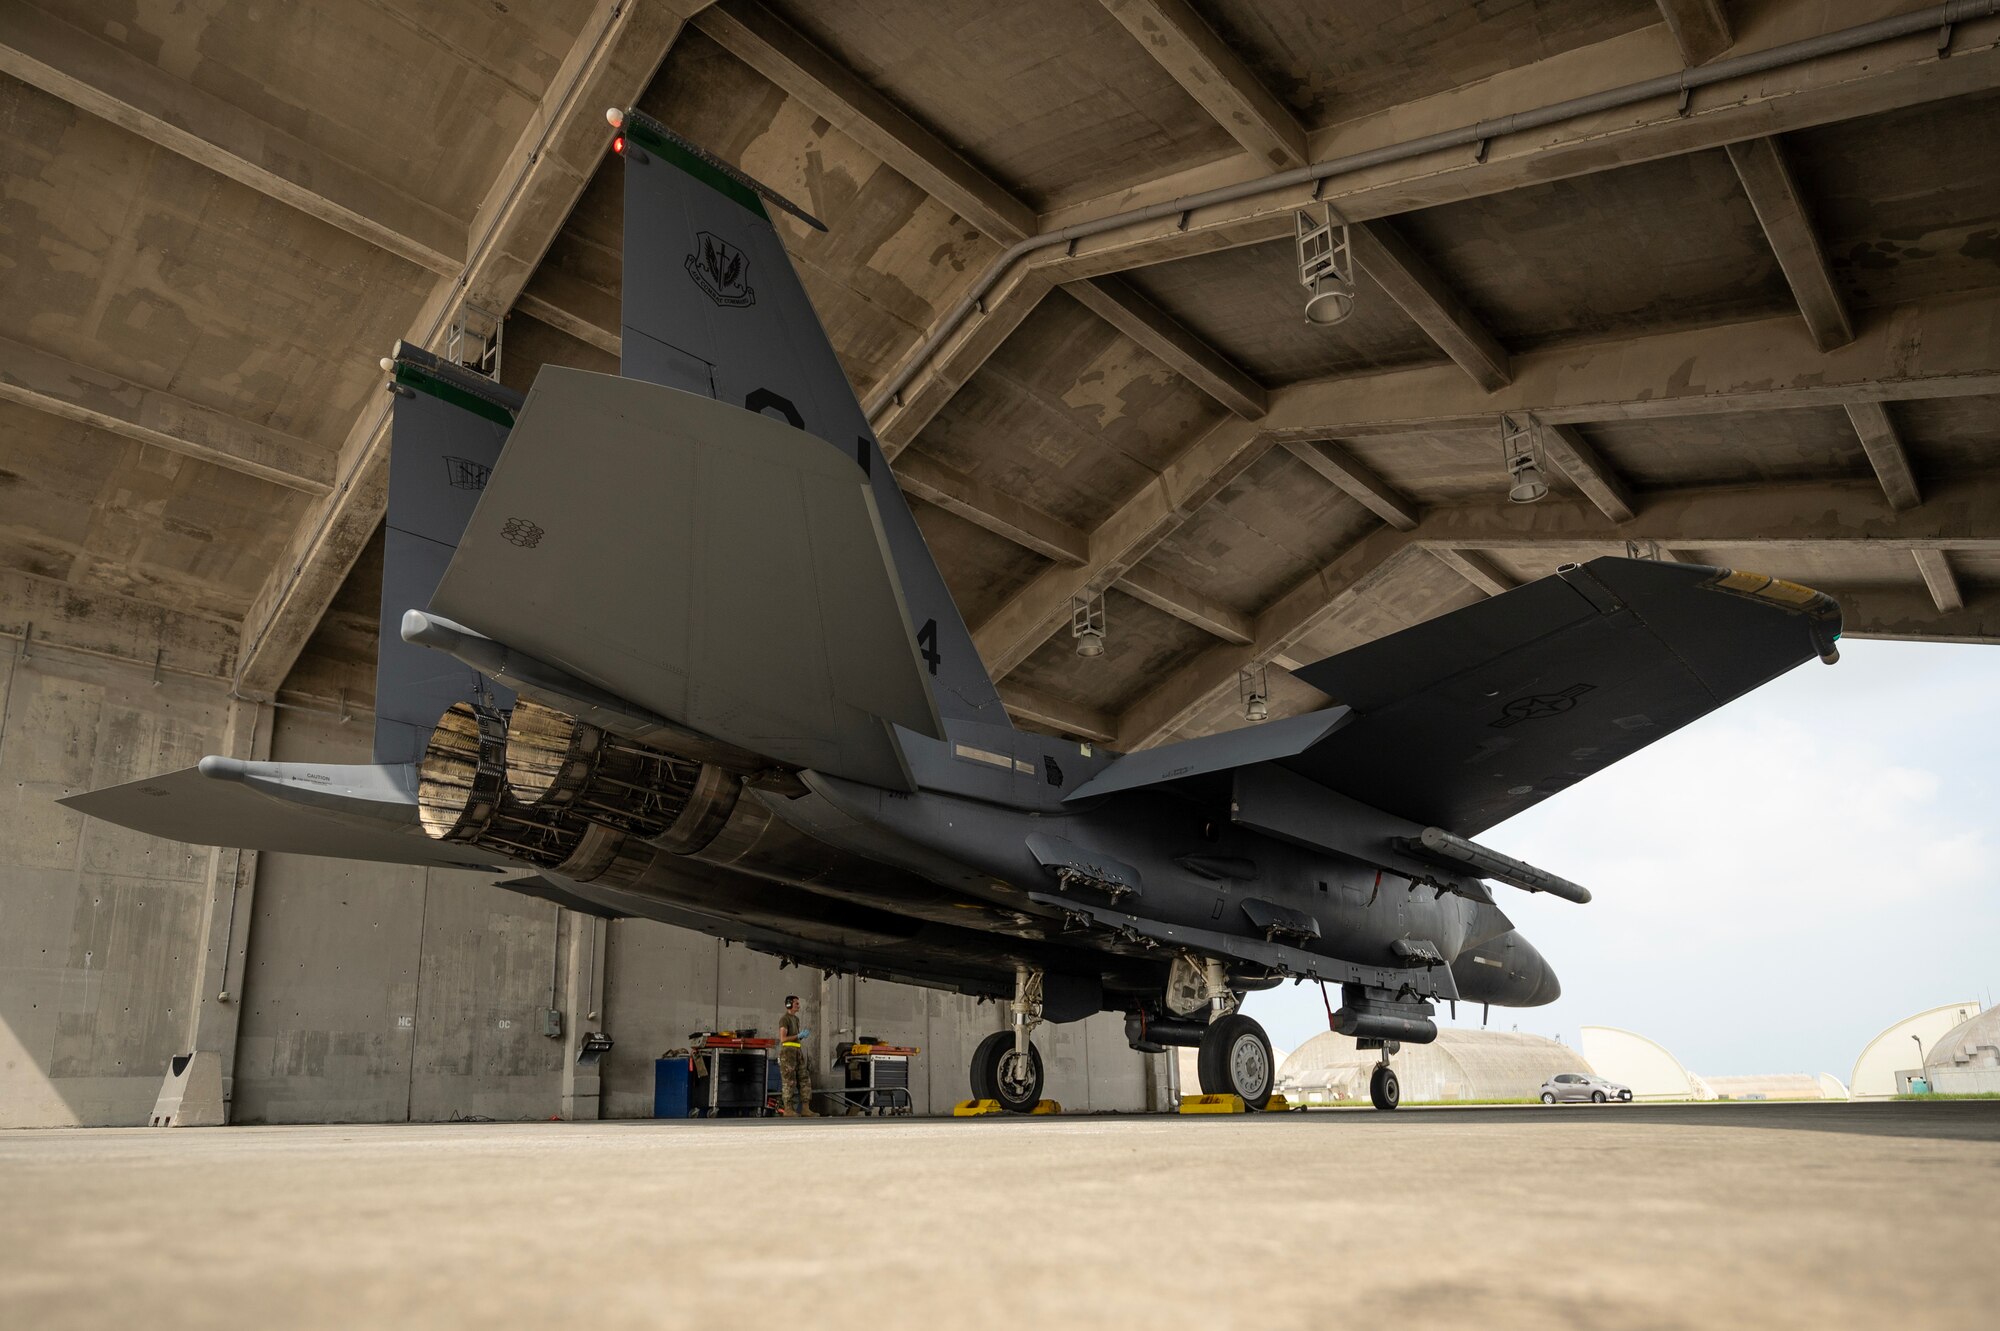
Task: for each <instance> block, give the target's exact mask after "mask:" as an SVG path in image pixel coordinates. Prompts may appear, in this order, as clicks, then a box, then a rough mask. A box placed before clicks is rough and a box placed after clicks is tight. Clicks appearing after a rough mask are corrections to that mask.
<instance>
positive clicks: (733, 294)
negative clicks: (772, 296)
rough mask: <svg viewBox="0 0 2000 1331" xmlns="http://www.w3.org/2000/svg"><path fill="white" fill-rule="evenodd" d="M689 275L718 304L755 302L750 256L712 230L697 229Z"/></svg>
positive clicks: (736, 304)
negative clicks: (751, 283)
mask: <svg viewBox="0 0 2000 1331" xmlns="http://www.w3.org/2000/svg"><path fill="white" fill-rule="evenodd" d="M686 267H687V272H688V276H689V277H691V278H693V279H694V284H695V285H696V286H698V287H700V288H701V289H702V290H703V291H705V292H707V293H708V298H709V299H710V300H712V301H714V302H715V303H716V304H717V305H733V306H738V307H740V306H744V305H755V304H756V303H757V293H756V292H755V291H752V290H751V289H750V260H749V259H748V258H746V257H744V254H743V251H742V250H739V249H737V248H736V247H735V246H734V245H732V244H730V243H729V242H728V241H726V240H724V239H723V238H722V237H721V236H718V235H716V234H715V233H714V232H712V231H700V232H696V233H695V252H694V253H693V254H690V255H688V256H687V264H686Z"/></svg>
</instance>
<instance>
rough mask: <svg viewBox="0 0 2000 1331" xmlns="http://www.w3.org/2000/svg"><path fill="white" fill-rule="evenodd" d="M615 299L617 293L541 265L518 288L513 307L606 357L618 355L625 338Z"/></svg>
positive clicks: (617, 300) (616, 298)
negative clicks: (521, 286)
mask: <svg viewBox="0 0 2000 1331" xmlns="http://www.w3.org/2000/svg"><path fill="white" fill-rule="evenodd" d="M618 302H619V297H618V295H617V293H615V292H610V291H605V290H603V289H602V288H600V287H596V286H593V285H591V284H590V283H588V282H586V281H584V280H583V279H581V278H578V277H573V276H571V275H570V274H569V273H566V272H564V271H562V270H561V269H560V268H556V267H553V266H551V265H549V264H542V265H541V266H540V267H538V268H536V269H535V275H534V276H533V277H531V278H529V279H528V284H527V285H526V286H525V287H523V288H521V294H520V295H519V296H518V297H516V298H515V300H514V308H515V309H517V310H519V311H520V312H521V313H523V314H525V315H527V316H528V317H529V318H531V319H538V320H540V321H541V322H542V323H545V324H547V325H548V326H549V327H551V328H553V329H555V330H557V331H558V332H562V333H567V334H569V335H570V336H571V337H573V338H575V339H576V340H577V341H579V342H582V343H585V344H587V345H589V346H593V347H596V348H597V349H598V350H599V351H601V352H603V353H604V354H605V355H607V356H619V355H623V354H624V347H625V340H624V338H623V337H622V336H621V335H620V334H619V331H618V330H619V327H620V323H621V321H620V319H619V309H618Z"/></svg>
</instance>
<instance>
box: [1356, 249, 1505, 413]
mask: <svg viewBox="0 0 2000 1331" xmlns="http://www.w3.org/2000/svg"><path fill="white" fill-rule="evenodd" d="M1350 234H1351V235H1352V236H1353V244H1354V257H1355V260H1356V261H1357V262H1359V263H1360V265H1361V266H1362V267H1363V268H1366V269H1367V270H1368V275H1369V276H1370V277H1372V278H1374V279H1375V283H1376V285H1377V286H1380V287H1381V288H1382V289H1383V290H1384V291H1386V292H1388V293H1389V298H1390V299H1391V300H1393V301H1395V302H1396V304H1398V305H1400V306H1401V307H1402V309H1403V313H1405V314H1407V315H1409V316H1410V320H1411V322H1412V323H1414V324H1416V325H1417V327H1419V328H1421V329H1423V330H1424V333H1425V334H1426V335H1427V336H1428V337H1429V338H1430V340H1431V341H1433V342H1435V343H1436V344H1437V346H1438V349H1439V350H1440V351H1442V352H1444V354H1445V355H1447V356H1449V357H1451V358H1452V360H1454V361H1456V362H1457V363H1458V367H1459V368H1460V369H1462V370H1464V371H1465V372H1466V373H1467V374H1469V375H1471V376H1472V381H1473V382H1474V383H1476V384H1478V385H1479V386H1480V387H1481V388H1484V389H1486V390H1487V391H1489V392H1491V391H1492V390H1494V389H1498V388H1504V387H1506V385H1507V384H1508V383H1509V382H1510V381H1511V379H1512V378H1513V373H1512V371H1511V370H1510V368H1509V364H1508V357H1507V349H1506V348H1505V347H1503V346H1501V345H1500V343H1499V341H1498V340H1497V339H1495V338H1494V336H1493V334H1491V333H1489V332H1487V331H1486V326H1485V325H1484V324H1483V323H1481V322H1480V321H1479V318H1478V316H1476V315H1474V314H1473V312H1472V310H1471V309H1470V308H1469V307H1468V306H1467V305H1466V303H1465V301H1464V300H1463V299H1462V298H1460V296H1459V294H1458V293H1457V292H1456V291H1454V290H1452V289H1451V287H1450V285H1448V284H1447V283H1446V282H1445V280H1444V279H1443V278H1441V277H1439V276H1438V275H1437V272H1436V270H1435V269H1433V268H1432V267H1431V266H1430V264H1428V263H1426V262H1425V261H1424V257H1423V256H1422V255H1421V254H1418V253H1417V252H1416V250H1415V249H1413V248H1411V246H1410V243H1409V242H1408V241H1407V240H1405V239H1403V236H1402V233H1401V232H1399V231H1397V230H1396V228H1395V227H1394V226H1393V225H1391V224H1390V223H1389V222H1387V221H1375V222H1362V223H1360V224H1359V225H1357V226H1354V227H1352V228H1351V229H1350Z"/></svg>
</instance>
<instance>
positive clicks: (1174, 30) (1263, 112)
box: [1103, 0, 1307, 171]
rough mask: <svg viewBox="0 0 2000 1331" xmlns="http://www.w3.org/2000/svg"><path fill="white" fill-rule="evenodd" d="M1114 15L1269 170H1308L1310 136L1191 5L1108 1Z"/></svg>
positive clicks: (1164, 0)
mask: <svg viewBox="0 0 2000 1331" xmlns="http://www.w3.org/2000/svg"><path fill="white" fill-rule="evenodd" d="M1103 4H1104V7H1105V8H1106V9H1107V10H1109V11H1110V12H1111V16H1112V17H1113V18H1115V19H1117V20H1118V21H1119V22H1120V23H1122V24H1123V25H1124V26H1125V30H1126V31H1127V32H1130V33H1131V34H1132V36H1133V37H1135V38H1136V39H1137V40H1138V42H1139V44H1140V45H1141V46H1143V47H1145V48H1146V53H1147V54H1148V55H1150V56H1152V57H1153V59H1154V60H1156V61H1158V62H1159V64H1160V67H1161V68H1162V69H1164V70H1166V72H1167V73H1168V74H1169V75H1170V76H1171V77H1172V78H1173V80H1174V82H1176V83H1178V84H1180V85H1181V87H1182V89H1184V90H1185V91H1186V92H1187V94H1188V96H1190V97H1192V98H1194V100H1195V101H1197V102H1199V103H1200V104H1201V108H1202V110H1204V111H1206V112H1208V114H1209V116H1210V118H1212V119H1213V120H1214V121H1215V123H1216V124H1218V125H1220V126H1222V127H1223V129H1225V130H1227V131H1228V132H1229V136H1230V137H1231V138H1233V139H1235V140H1236V141H1237V142H1238V143H1240V144H1242V145H1243V147H1244V148H1245V149H1247V150H1248V151H1249V152H1251V153H1253V154H1255V155H1256V156H1257V157H1258V159H1259V160H1261V161H1262V162H1263V163H1264V167H1265V169H1266V170H1268V171H1282V170H1284V169H1285V168H1287V167H1293V166H1303V165H1304V164H1305V161H1306V151H1307V149H1306V132H1305V129H1304V127H1302V126H1301V125H1300V124H1299V122H1298V119H1297V117H1295V116H1294V115H1293V114H1292V113H1291V111H1290V109H1288V108H1287V107H1286V106H1285V104H1284V103H1283V102H1280V101H1279V100H1278V99H1277V98H1276V97H1275V96H1273V95H1272V93H1271V90H1270V89H1268V88H1266V87H1265V86H1264V84H1263V82H1262V81H1261V80H1260V79H1258V78H1257V76H1256V75H1255V74H1254V73H1252V72H1251V70H1250V67H1249V65H1247V64H1245V63H1244V61H1243V58H1242V57H1241V56H1239V55H1237V54H1236V52H1235V51H1233V50H1231V49H1230V47H1229V45H1228V44H1227V43H1226V42H1224V41H1223V40H1222V38H1221V37H1219V36H1217V35H1216V33H1215V30H1214V29H1213V28H1211V27H1209V26H1208V24H1207V22H1206V21H1204V20H1203V19H1202V17H1201V15H1199V14H1197V13H1196V12H1195V11H1194V7H1193V6H1192V5H1190V4H1188V3H1187V0H1103Z"/></svg>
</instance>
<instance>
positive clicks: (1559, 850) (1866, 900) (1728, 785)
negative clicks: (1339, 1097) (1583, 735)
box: [1245, 640, 2000, 1082]
mask: <svg viewBox="0 0 2000 1331" xmlns="http://www.w3.org/2000/svg"><path fill="white" fill-rule="evenodd" d="M1840 655H1841V659H1840V662H1839V663H1838V664H1837V665H1834V666H1825V665H1822V664H1820V663H1819V662H1817V661H1810V662H1807V663H1806V664H1805V665H1802V666H1799V667H1798V668H1797V669H1795V670H1792V671H1791V672H1789V673H1788V674H1785V675H1783V676H1780V677H1779V678H1778V679H1776V680H1774V681H1772V682H1771V683H1769V684H1767V685H1765V686H1764V687H1763V688H1761V689H1758V690H1756V691H1754V692H1752V693H1750V694H1748V695H1746V696H1745V697H1742V698H1739V699H1737V700H1736V701H1735V702H1733V703H1731V704H1729V705H1728V706H1726V707H1723V708H1721V709H1719V710H1717V711H1715V712H1712V713H1710V714H1709V715H1708V716H1705V717H1703V718H1702V719H1701V720H1699V721H1697V722H1695V723H1694V724H1692V725H1690V726H1688V727H1686V728H1685V729H1682V730H1680V731H1677V732H1676V733H1674V734H1672V735H1670V736H1668V737H1667V738H1665V739H1663V740H1660V741H1659V742H1657V743H1655V744H1653V745H1651V746H1650V747H1648V748H1646V749H1643V750H1641V751H1640V752H1639V753H1637V754H1634V755H1633V756H1631V757H1629V758H1627V759H1625V760H1624V761H1623V762H1621V763H1618V764H1616V765H1615V766H1613V767H1611V768H1608V769H1607V770H1605V771H1603V772H1600V773H1598V774H1597V775H1596V776H1593V777H1591V778H1590V779H1588V780H1586V781H1584V782H1582V783H1581V784H1579V785H1576V786H1573V787H1571V788H1570V789H1569V790H1567V791H1565V792H1564V793H1562V794H1560V795H1556V796H1553V797H1552V798H1550V799H1547V800H1545V801H1543V802H1542V803H1541V804H1539V805H1537V806H1536V807H1535V808H1533V809H1530V810H1528V811H1527V812H1526V813H1523V814H1521V815H1519V816H1518V817H1515V818H1512V819H1510V820H1508V821H1507V822H1505V823H1501V824H1499V825H1498V826H1496V827H1493V828H1490V829H1488V830H1487V831H1486V832H1483V833H1481V834H1480V836H1479V838H1478V839H1479V841H1480V842H1481V843H1482V844H1484V845H1488V846H1492V847H1493V848H1495V849H1496V850H1502V851H1505V852H1507V853H1508V854H1511V855H1515V856H1518V857H1520V858H1521V859H1524V860H1527V861H1528V862H1529V863H1531V864H1534V865H1537V866H1539V867H1541V868H1544V869H1547V870H1549V871H1551V872H1553V873H1557V874H1561V875H1562V876H1563V877H1565V878H1569V879H1571V880H1573V881H1575V882H1579V883H1582V884H1583V885H1584V886H1585V887H1588V888H1590V889H1591V891H1592V893H1594V894H1595V898H1596V899H1595V900H1594V901H1592V902H1591V903H1590V904H1588V905H1583V906H1578V905H1573V904H1571V903H1570V902H1567V901H1562V900H1559V899H1557V898H1555V897H1550V896H1545V895H1537V896H1530V895H1529V894H1527V893H1524V892H1518V891H1516V890H1514V889H1513V888H1509V887H1505V886H1500V885H1495V887H1494V889H1493V891H1494V897H1495V899H1496V900H1497V901H1499V903H1500V906H1501V908H1502V909H1503V910H1505V911H1506V912H1507V914H1508V916H1509V917H1510V918H1511V919H1512V920H1513V921H1514V923H1515V925H1516V926H1517V927H1518V928H1519V929H1520V930H1521V932H1522V933H1523V934H1525V935H1526V936H1527V937H1528V939H1529V940H1530V941H1532V942H1533V943H1534V944H1535V946H1536V947H1537V948H1539V949H1540V950H1541V952H1542V955H1543V956H1544V957H1546V958H1548V960H1549V963H1550V965H1552V966H1553V967H1554V968H1555V971H1556V974H1557V976H1558V977H1560V979H1561V980H1562V985H1563V994H1562V997H1561V998H1560V999H1558V1000H1557V1001H1556V1002H1554V1003H1552V1004H1550V1005H1549V1006H1547V1007H1541V1008H1497V1007H1496V1008H1494V1009H1493V1013H1492V1018H1491V1023H1492V1026H1493V1027H1494V1028H1495V1029H1499V1030H1508V1029H1519V1030H1522V1031H1529V1032H1533V1033H1535V1034H1538V1035H1548V1036H1553V1037H1556V1038H1558V1039H1560V1040H1562V1041H1563V1042H1564V1043H1566V1044H1568V1045H1570V1046H1571V1047H1572V1048H1576V1047H1577V1046H1578V1044H1579V1037H1578V1028H1579V1027H1582V1026H1585V1025H1592V1026H1619V1027H1623V1028H1625V1029H1627V1030H1632V1031H1637V1032H1639V1033H1640V1034H1642V1035H1646V1036H1649V1037H1651V1038H1652V1039H1654V1040H1657V1041H1658V1042H1659V1043H1661V1044H1663V1045H1665V1046H1666V1048H1667V1049H1668V1050H1670V1051H1671V1052H1672V1053H1673V1054H1674V1055H1675V1056H1676V1057H1678V1058H1679V1059H1680V1061H1681V1064H1682V1065H1683V1066H1684V1067H1686V1068H1688V1069H1689V1070H1691V1071H1693V1072H1696V1073H1700V1074H1703V1075H1713V1076H1730V1075H1735V1074H1742V1073H1767V1072H1831V1073H1832V1074H1834V1075H1835V1076H1836V1077H1839V1078H1840V1079H1841V1080H1842V1081H1843V1082H1844V1081H1846V1080H1847V1078H1848V1074H1849V1072H1850V1071H1851V1070H1852V1068H1853V1066H1854V1060H1855V1057H1856V1056H1857V1055H1858V1054H1859V1053H1860V1052H1861V1048H1862V1046H1863V1045H1865V1044H1866V1043H1867V1042H1868V1041H1869V1040H1871V1039H1872V1038H1874V1036H1875V1035H1876V1034H1877V1033H1878V1032H1880V1031H1881V1030H1882V1029H1883V1028H1884V1027H1887V1026H1889V1025H1891V1024H1893V1023H1895V1022H1896V1021H1899V1020H1900V1019H1902V1018H1903V1017H1905V1016H1908V1015H1910V1014H1911V1013H1914V1012H1917V1011H1920V1010H1922V1009H1924V1008H1928V1007H1935V1006H1938V1005H1940V1004H1943V1003H1949V1002H1958V1001H1961V1000H1964V999H1976V1000H1978V1001H1980V1002H1981V1003H1990V1002H1991V1001H1992V997H1993V996H1994V995H2000V649H1997V648H1994V647H1990V646H1987V647H1979V646H1960V645H1953V644H1943V643H1906V642H1863V641H1856V640H1843V641H1842V642H1841V644H1840ZM1333 999H1334V1005H1335V1006H1336V1007H1338V1006H1339V1001H1340V999H1339V995H1338V994H1337V993H1335V994H1333ZM1245 1010H1246V1011H1247V1012H1248V1013H1249V1014H1250V1015H1251V1016H1253V1017H1256V1018H1257V1019H1258V1020H1259V1021H1261V1022H1263V1023H1264V1025H1265V1027H1266V1029H1267V1030H1268V1031H1269V1032H1270V1036H1271V1042H1272V1043H1273V1044H1274V1045H1276V1046H1278V1047H1279V1048H1281V1049H1285V1050H1290V1049H1295V1048H1297V1047H1298V1046H1299V1045H1300V1044H1302V1043H1304V1042H1305V1041H1306V1040H1307V1039H1309V1038H1310V1037H1311V1036H1313V1035H1316V1034H1318V1033H1319V1032H1320V1031H1323V1030H1325V1029H1326V1009H1325V1008H1324V1006H1322V1003H1321V999H1320V994H1319V989H1318V986H1316V985H1290V984H1287V985H1284V986H1282V987H1281V988H1279V989H1277V990H1273V991H1270V992H1268V993H1262V994H1253V995H1251V997H1250V998H1249V1000H1248V1001H1247V1003H1246V1005H1245ZM1459 1013H1460V1020H1459V1022H1458V1023H1457V1024H1459V1025H1464V1026H1477V1025H1478V1024H1479V1010H1478V1008H1477V1007H1475V1006H1472V1005H1461V1007H1460V1009H1459ZM1439 1020H1440V1022H1441V1024H1449V1011H1448V1009H1445V1008H1442V1007H1441V1008H1440V1010H1439Z"/></svg>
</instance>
